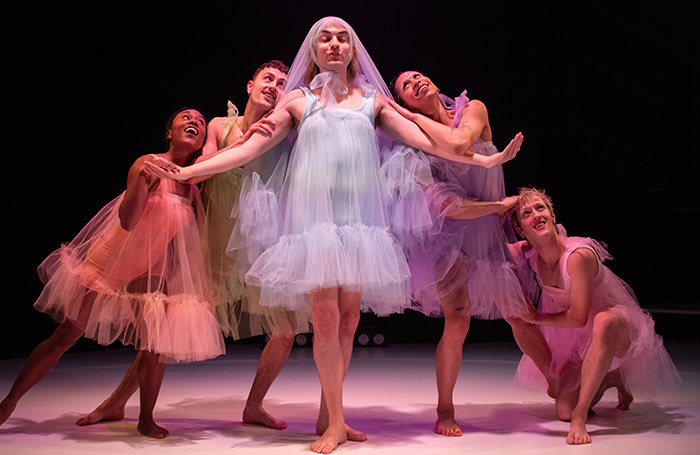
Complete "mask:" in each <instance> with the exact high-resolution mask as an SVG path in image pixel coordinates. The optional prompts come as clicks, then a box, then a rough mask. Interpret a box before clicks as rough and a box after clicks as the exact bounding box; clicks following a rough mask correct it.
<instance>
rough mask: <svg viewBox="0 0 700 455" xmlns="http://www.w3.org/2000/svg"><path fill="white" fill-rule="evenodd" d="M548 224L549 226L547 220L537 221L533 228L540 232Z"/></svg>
mask: <svg viewBox="0 0 700 455" xmlns="http://www.w3.org/2000/svg"><path fill="white" fill-rule="evenodd" d="M546 224H547V222H546V221H545V220H543V219H540V220H537V221H535V222H534V223H532V228H533V229H535V230H540V229H542V228H543V227H544V226H545V225H546Z"/></svg>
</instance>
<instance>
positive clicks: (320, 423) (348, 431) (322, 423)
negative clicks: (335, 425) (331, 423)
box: [316, 416, 367, 442]
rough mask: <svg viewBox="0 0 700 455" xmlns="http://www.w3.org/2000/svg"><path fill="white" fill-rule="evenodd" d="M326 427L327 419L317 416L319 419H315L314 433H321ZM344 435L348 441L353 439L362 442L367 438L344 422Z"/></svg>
mask: <svg viewBox="0 0 700 455" xmlns="http://www.w3.org/2000/svg"><path fill="white" fill-rule="evenodd" d="M327 428H328V421H327V420H326V419H322V418H321V417H320V416H319V419H318V420H317V421H316V434H317V435H319V436H320V435H322V434H323V433H325V432H326V429H327ZM345 437H346V438H347V440H348V441H355V442H364V441H366V440H367V435H366V434H365V433H363V432H362V431H360V430H356V429H354V428H352V427H351V426H349V425H348V424H347V423H346V424H345Z"/></svg>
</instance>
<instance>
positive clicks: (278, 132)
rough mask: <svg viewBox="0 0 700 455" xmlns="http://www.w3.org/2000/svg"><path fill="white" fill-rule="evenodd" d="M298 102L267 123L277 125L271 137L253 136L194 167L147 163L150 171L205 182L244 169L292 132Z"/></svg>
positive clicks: (182, 179)
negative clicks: (219, 174) (204, 179)
mask: <svg viewBox="0 0 700 455" xmlns="http://www.w3.org/2000/svg"><path fill="white" fill-rule="evenodd" d="M297 104H298V103H294V102H290V103H288V104H286V106H285V108H282V109H277V110H275V112H274V113H273V114H272V115H271V116H270V117H268V118H267V120H266V122H270V123H272V124H274V125H275V127H274V130H271V131H270V134H267V135H266V134H260V133H258V134H253V135H252V136H251V137H250V139H248V140H247V141H246V142H245V143H243V144H240V145H238V143H234V144H232V145H231V146H229V147H226V148H224V149H221V150H219V151H218V152H217V153H216V154H214V155H209V157H203V159H202V160H201V161H200V162H198V163H195V164H193V165H191V166H187V167H179V166H176V165H174V164H172V163H169V162H167V161H165V160H160V161H158V162H150V163H147V164H146V166H147V169H148V170H149V171H150V172H153V173H154V174H155V175H158V176H159V177H162V178H173V179H176V180H181V181H190V182H192V181H196V180H201V178H199V177H202V176H211V175H214V174H218V173H220V172H224V171H227V170H229V169H232V168H234V167H239V166H243V165H244V164H247V163H249V162H251V161H252V160H254V159H255V158H257V157H258V156H260V155H262V154H263V153H265V152H267V151H268V150H270V149H271V148H272V147H274V146H275V145H277V144H278V143H279V142H281V141H282V139H284V138H285V136H286V135H287V134H288V133H289V131H290V130H291V128H292V125H293V124H294V118H296V117H295V116H294V115H293V114H294V112H295V111H294V108H295V107H297V108H298V106H296V105H297Z"/></svg>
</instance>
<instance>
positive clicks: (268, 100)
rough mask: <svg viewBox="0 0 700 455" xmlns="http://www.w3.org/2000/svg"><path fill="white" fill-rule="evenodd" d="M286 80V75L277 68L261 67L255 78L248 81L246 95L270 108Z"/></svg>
mask: <svg viewBox="0 0 700 455" xmlns="http://www.w3.org/2000/svg"><path fill="white" fill-rule="evenodd" d="M286 80H287V75H286V74H284V73H283V72H282V71H280V70H278V69H277V68H272V67H268V68H263V69H262V70H261V71H260V72H259V73H258V74H257V75H256V76H255V79H253V80H252V81H248V96H249V97H250V99H251V100H252V101H253V102H254V103H256V104H259V105H262V106H265V107H266V108H267V109H272V107H273V106H274V105H275V103H276V102H277V97H279V95H280V93H282V86H283V85H284V81H286Z"/></svg>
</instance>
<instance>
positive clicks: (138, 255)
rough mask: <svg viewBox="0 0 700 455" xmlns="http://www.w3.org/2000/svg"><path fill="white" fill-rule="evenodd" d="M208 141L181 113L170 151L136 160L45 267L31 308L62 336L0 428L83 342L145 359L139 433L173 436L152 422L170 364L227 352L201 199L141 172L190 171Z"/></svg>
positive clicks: (46, 350) (192, 190)
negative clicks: (123, 182)
mask: <svg viewBox="0 0 700 455" xmlns="http://www.w3.org/2000/svg"><path fill="white" fill-rule="evenodd" d="M205 137H206V122H205V119H204V117H203V116H202V115H201V114H200V113H199V112H198V111H197V110H194V109H184V110H181V111H178V112H176V113H175V114H174V115H173V117H172V118H171V120H169V121H168V124H167V127H166V139H167V141H168V144H169V145H168V150H167V151H166V152H165V153H162V154H159V155H145V156H142V157H140V158H138V159H137V160H136V161H135V162H134V164H133V165H132V166H131V169H130V170H129V174H128V179H127V186H126V191H125V192H124V193H122V194H121V195H120V196H118V197H117V198H116V199H114V200H113V201H112V202H110V203H109V204H107V206H105V207H104V208H103V209H102V210H101V211H100V212H99V213H98V214H97V215H96V216H95V217H94V218H93V219H92V220H91V221H90V222H89V223H88V224H87V225H86V226H85V227H84V228H83V229H82V230H81V231H80V233H79V234H78V236H77V237H76V238H75V239H73V241H71V242H69V243H66V244H64V245H63V246H62V247H61V248H60V249H59V250H57V251H55V252H54V253H52V254H51V255H50V256H49V257H48V258H47V259H46V260H45V261H44V262H43V263H42V264H41V265H40V266H39V274H40V277H41V278H42V281H43V282H44V284H45V287H44V289H43V291H42V293H41V295H40V296H39V298H38V300H37V301H36V303H35V304H34V306H35V308H36V309H38V310H39V311H43V312H45V313H47V314H49V315H51V316H52V317H53V318H54V319H55V320H56V322H58V323H59V326H58V328H57V329H56V331H55V332H54V333H53V334H52V335H51V336H50V337H49V338H48V339H46V340H45V341H43V342H42V343H40V344H39V345H38V346H37V347H36V348H35V349H34V350H33V351H32V353H31V355H30V356H29V358H28V359H27V362H26V363H25V365H24V367H23V368H22V370H21V371H20V373H19V376H18V377H17V379H16V381H15V383H14V385H13V386H12V389H11V390H10V392H9V393H8V395H7V397H6V398H5V399H4V400H3V401H2V403H1V404H0V423H1V422H5V421H6V420H7V418H8V417H9V416H10V414H11V413H12V411H13V410H14V408H15V406H16V405H17V402H18V401H19V399H20V398H21V397H22V396H23V395H24V394H25V393H26V392H27V391H28V390H29V389H30V388H31V387H33V386H34V385H35V384H36V383H38V382H39V381H40V380H41V379H42V378H43V377H44V376H45V375H46V374H47V373H48V372H50V371H51V370H52V369H53V367H54V366H55V365H56V363H57V362H58V360H59V359H60V357H61V356H62V355H63V353H64V352H65V351H66V350H67V349H68V348H70V347H71V346H72V345H73V344H74V343H75V342H76V341H77V340H78V339H79V338H80V337H81V336H83V335H84V336H86V337H88V338H91V339H93V340H95V341H97V342H98V343H100V344H104V345H107V344H111V343H113V342H115V341H121V342H122V343H124V344H126V345H133V346H134V347H135V348H136V349H137V350H139V351H140V353H141V360H140V362H139V365H138V382H139V389H140V403H141V410H140V414H139V420H138V425H137V429H138V431H139V432H141V433H143V434H145V435H147V436H150V437H153V438H164V437H166V436H167V435H168V431H167V430H166V429H164V428H162V427H160V426H158V425H157V424H156V423H155V421H154V420H153V408H154V406H155V403H156V400H157V398H158V392H159V390H160V386H161V382H162V379H163V374H164V371H165V364H166V363H169V362H194V361H200V360H205V359H210V358H213V357H217V356H219V355H221V354H223V353H224V343H223V336H222V334H221V331H220V329H219V325H218V323H217V320H216V317H215V315H214V299H213V297H212V291H211V288H210V286H211V277H210V274H209V272H208V268H207V266H206V265H205V262H204V258H203V256H202V253H201V240H200V231H201V229H202V228H203V218H202V217H201V215H202V213H203V212H202V206H201V201H200V199H199V193H198V190H197V188H196V187H195V186H193V185H189V184H182V183H179V182H175V181H173V180H169V179H159V178H157V177H154V176H152V175H151V174H149V173H148V172H147V171H146V170H145V169H144V163H146V162H148V161H150V160H153V159H156V157H160V158H164V159H168V160H172V161H174V162H178V163H181V164H183V165H184V164H187V163H189V162H190V161H191V160H192V158H194V157H195V156H196V154H197V153H198V152H199V151H200V150H201V148H202V145H203V144H204V140H205Z"/></svg>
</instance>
